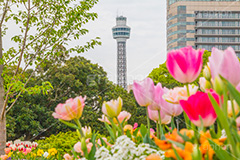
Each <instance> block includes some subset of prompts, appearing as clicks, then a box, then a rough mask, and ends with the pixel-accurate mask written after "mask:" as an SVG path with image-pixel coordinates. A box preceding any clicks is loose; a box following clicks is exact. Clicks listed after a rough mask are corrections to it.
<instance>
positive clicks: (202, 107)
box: [180, 91, 219, 127]
mask: <svg viewBox="0 0 240 160" xmlns="http://www.w3.org/2000/svg"><path fill="white" fill-rule="evenodd" d="M210 93H211V94H212V96H213V97H214V99H215V100H216V101H217V102H218V103H219V97H218V95H217V94H216V93H214V92H212V91H211V92H210ZM180 104H181V106H182V108H183V110H184V111H185V112H186V114H187V115H188V117H189V119H190V120H191V121H192V123H193V124H195V125H196V126H201V119H202V122H203V126H205V127H207V126H211V125H212V124H213V123H214V122H215V120H216V118H217V115H216V113H215V110H214V108H213V106H212V103H211V101H210V99H209V97H208V93H204V92H199V91H198V92H197V93H196V94H194V95H192V96H190V97H189V98H188V100H180ZM199 116H201V119H200V117H199Z"/></svg>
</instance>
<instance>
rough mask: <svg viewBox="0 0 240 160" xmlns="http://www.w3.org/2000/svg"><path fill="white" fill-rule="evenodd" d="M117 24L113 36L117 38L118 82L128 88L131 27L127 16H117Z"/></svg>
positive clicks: (113, 29)
mask: <svg viewBox="0 0 240 160" xmlns="http://www.w3.org/2000/svg"><path fill="white" fill-rule="evenodd" d="M116 22H117V25H116V26H115V27H113V28H112V32H113V38H114V39H116V40H117V84H118V85H119V86H122V87H123V88H124V89H127V57H126V41H127V39H129V37H130V30H131V28H130V27H128V26H127V18H126V17H123V16H119V17H117V18H116Z"/></svg>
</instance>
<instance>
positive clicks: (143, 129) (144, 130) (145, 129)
mask: <svg viewBox="0 0 240 160" xmlns="http://www.w3.org/2000/svg"><path fill="white" fill-rule="evenodd" d="M140 133H141V135H142V137H145V135H146V134H147V127H146V126H145V125H143V124H141V127H140Z"/></svg>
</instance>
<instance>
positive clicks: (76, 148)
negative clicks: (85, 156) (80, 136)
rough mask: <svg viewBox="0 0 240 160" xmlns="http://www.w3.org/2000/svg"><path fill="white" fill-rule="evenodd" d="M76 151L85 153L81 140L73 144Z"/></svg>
mask: <svg viewBox="0 0 240 160" xmlns="http://www.w3.org/2000/svg"><path fill="white" fill-rule="evenodd" d="M73 148H74V150H75V152H77V153H83V151H82V149H81V142H77V143H76V144H75V145H74V146H73Z"/></svg>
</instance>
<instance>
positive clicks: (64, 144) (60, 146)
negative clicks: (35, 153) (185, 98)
mask: <svg viewBox="0 0 240 160" xmlns="http://www.w3.org/2000/svg"><path fill="white" fill-rule="evenodd" d="M78 141H79V137H78V135H77V132H72V131H68V132H66V133H64V132H60V133H59V134H57V135H51V136H50V137H48V138H46V139H44V140H38V141H36V142H37V143H38V148H41V149H43V150H48V149H50V148H56V149H57V151H58V153H60V155H61V156H63V155H64V154H65V153H71V150H72V148H73V146H74V144H76V143H77V142H78Z"/></svg>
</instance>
